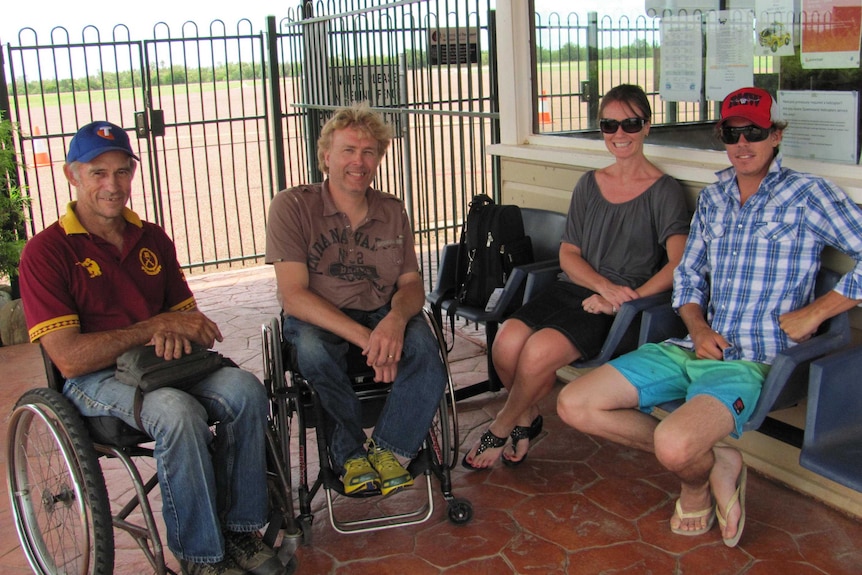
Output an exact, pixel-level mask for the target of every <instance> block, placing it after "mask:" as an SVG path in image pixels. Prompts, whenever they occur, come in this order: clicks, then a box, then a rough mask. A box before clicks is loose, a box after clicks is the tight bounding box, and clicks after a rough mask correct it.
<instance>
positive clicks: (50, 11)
mask: <svg viewBox="0 0 862 575" xmlns="http://www.w3.org/2000/svg"><path fill="white" fill-rule="evenodd" d="M536 3H537V5H538V7H539V9H542V8H543V7H546V9H547V10H548V11H557V12H560V13H564V14H567V13H569V12H572V11H576V12H577V13H578V14H586V12H587V11H591V10H595V11H597V12H599V13H601V14H605V13H608V14H610V15H612V16H614V17H618V16H619V15H621V14H627V15H629V16H631V17H634V16H640V15H643V14H644V0H614V1H612V2H609V1H608V0H578V1H577V2H572V1H571V0H536ZM4 4H5V6H4V8H3V9H2V18H0V41H2V43H3V44H7V43H12V44H13V45H17V44H18V32H19V30H21V29H22V28H24V27H30V28H33V29H34V30H36V33H37V34H38V37H39V40H40V41H41V42H46V41H48V40H49V39H50V33H51V30H52V29H53V28H54V27H56V26H63V27H64V28H66V30H68V32H69V36H70V39H71V41H72V42H76V41H80V39H81V32H82V30H83V29H84V27H85V26H87V25H92V26H95V27H96V28H98V30H99V33H100V36H101V38H102V40H109V39H110V38H111V34H112V29H113V27H114V25H116V24H125V25H126V26H127V27H128V28H129V31H130V37H131V39H133V40H140V39H145V38H148V37H151V36H152V30H153V27H154V26H155V25H156V24H157V23H158V22H165V23H166V24H168V25H169V26H170V28H171V30H172V32H174V35H175V33H176V31H178V30H179V27H180V25H181V24H182V23H183V22H186V21H192V22H195V23H196V24H198V26H199V28H201V31H202V32H206V30H208V28H207V27H208V26H209V23H210V22H212V21H213V20H215V19H220V20H222V21H224V23H225V24H226V26H227V30H228V31H234V30H235V29H236V23H237V22H238V21H239V20H240V19H241V18H248V19H249V20H250V21H251V23H252V25H253V27H252V31H258V30H261V29H263V28H264V26H265V17H266V16H267V15H270V14H271V15H274V16H276V19H277V20H278V19H280V18H281V17H283V16H285V15H286V14H287V9H288V7H290V6H294V5H295V4H296V3H294V2H291V1H284V0H238V1H235V2H202V1H201V0H144V1H141V0H132V1H128V0H119V1H118V0H110V1H109V0H88V1H86V2H74V1H71V0H8V1H6V2H4ZM471 4H472V0H471ZM450 5H455V3H454V2H452V3H451V4H450ZM609 5H610V6H611V7H609ZM543 11H544V10H543ZM88 37H89V36H88ZM23 39H24V40H25V42H26V41H27V40H31V39H32V34H29V35H28V36H25V37H24V38H23ZM62 39H63V40H65V37H62Z"/></svg>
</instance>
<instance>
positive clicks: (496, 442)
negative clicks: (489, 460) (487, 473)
mask: <svg viewBox="0 0 862 575" xmlns="http://www.w3.org/2000/svg"><path fill="white" fill-rule="evenodd" d="M506 439H507V438H505V437H497V436H496V435H494V434H493V433H491V430H490V429H489V430H487V431H486V432H485V433H483V434H482V437H481V438H479V447H478V448H477V449H476V455H474V457H476V456H478V455H481V454H482V453H484V452H485V450H486V449H499V448H501V447H503V446H504V445H506ZM469 454H470V453H469V452H467V454H466V455H464V459H462V460H461V465H462V466H463V467H464V468H466V469H469V470H470V471H482V470H484V469H490V467H476V466H474V465H473V464H471V463H470V462H469V461H467V455H469Z"/></svg>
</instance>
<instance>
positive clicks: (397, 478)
mask: <svg viewBox="0 0 862 575" xmlns="http://www.w3.org/2000/svg"><path fill="white" fill-rule="evenodd" d="M368 461H369V462H370V463H371V466H372V467H374V469H375V471H377V475H379V476H380V493H381V494H382V495H389V494H390V493H395V492H396V491H400V490H401V489H404V488H405V487H410V486H411V485H413V477H412V476H411V475H410V472H409V471H407V470H406V469H404V467H402V466H401V464H400V463H398V459H396V458H395V455H394V454H393V453H392V452H391V451H389V450H388V449H383V448H382V447H377V446H376V445H375V444H374V442H373V441H370V440H369V443H368Z"/></svg>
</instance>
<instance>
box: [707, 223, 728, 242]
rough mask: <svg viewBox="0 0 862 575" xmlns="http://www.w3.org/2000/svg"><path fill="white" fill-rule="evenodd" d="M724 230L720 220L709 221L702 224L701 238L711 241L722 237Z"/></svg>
mask: <svg viewBox="0 0 862 575" xmlns="http://www.w3.org/2000/svg"><path fill="white" fill-rule="evenodd" d="M724 232H725V228H724V224H723V223H721V222H709V223H707V224H706V225H705V226H703V238H704V240H705V241H707V242H713V241H715V240H718V239H721V238H723V237H724Z"/></svg>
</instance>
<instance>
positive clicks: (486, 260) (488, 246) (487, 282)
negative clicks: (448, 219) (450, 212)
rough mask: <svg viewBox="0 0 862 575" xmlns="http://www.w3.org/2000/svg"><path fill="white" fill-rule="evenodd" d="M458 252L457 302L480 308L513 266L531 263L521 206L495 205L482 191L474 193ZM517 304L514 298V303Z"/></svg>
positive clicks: (531, 251)
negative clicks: (477, 193) (475, 194)
mask: <svg viewBox="0 0 862 575" xmlns="http://www.w3.org/2000/svg"><path fill="white" fill-rule="evenodd" d="M460 253H461V258H460V261H459V262H458V271H459V273H458V278H459V282H458V285H457V287H456V290H455V298H456V299H457V300H458V305H467V306H472V307H481V308H484V307H485V306H486V305H487V304H488V300H489V299H490V297H491V294H493V293H494V290H495V289H496V288H501V287H503V286H505V285H506V280H507V279H508V278H509V274H510V273H512V269H514V267H515V266H520V265H524V264H528V263H532V262H533V246H532V243H531V242H530V238H529V236H526V235H524V221H523V219H522V218H521V208H519V207H518V206H498V205H496V204H495V203H494V200H492V199H491V198H490V197H488V196H486V195H484V194H479V195H477V196H474V197H473V201H471V202H470V209H469V211H468V212H467V218H466V220H465V221H464V227H463V229H462V230H461V251H460ZM517 303H519V302H518V298H515V300H514V301H513V304H514V306H516V305H517ZM514 306H513V307H514ZM509 311H511V310H506V313H508V312H509Z"/></svg>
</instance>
